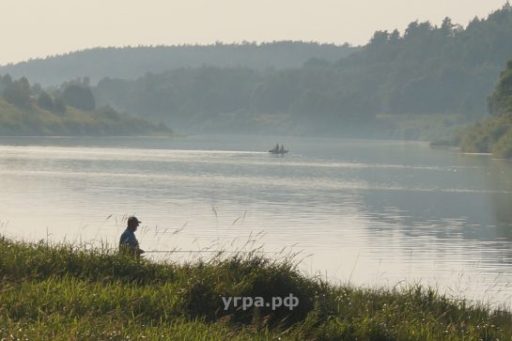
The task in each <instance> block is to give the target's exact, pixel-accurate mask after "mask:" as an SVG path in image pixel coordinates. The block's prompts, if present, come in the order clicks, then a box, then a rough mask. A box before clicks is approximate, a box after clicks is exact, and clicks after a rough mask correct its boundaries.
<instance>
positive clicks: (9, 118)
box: [0, 97, 172, 136]
mask: <svg viewBox="0 0 512 341" xmlns="http://www.w3.org/2000/svg"><path fill="white" fill-rule="evenodd" d="M171 133H172V131H171V130H170V129H169V128H167V127H166V126H164V125H156V124H153V123H150V122H148V121H146V120H143V119H141V118H134V117H130V116H127V115H124V114H120V113H118V112H116V111H114V110H112V109H109V108H99V109H95V110H93V111H84V110H79V109H76V108H73V107H68V108H67V109H66V111H65V112H62V113H55V112H52V111H49V110H45V109H42V108H40V107H38V106H37V105H36V104H33V105H32V106H30V107H23V108H20V107H17V106H15V105H13V104H10V103H8V102H7V101H5V100H4V99H2V98H1V97H0V136H133V135H145V136H147V135H162V136H169V135H171Z"/></svg>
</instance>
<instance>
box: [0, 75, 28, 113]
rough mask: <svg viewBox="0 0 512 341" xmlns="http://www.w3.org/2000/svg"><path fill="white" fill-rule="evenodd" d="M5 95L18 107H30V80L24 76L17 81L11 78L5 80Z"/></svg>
mask: <svg viewBox="0 0 512 341" xmlns="http://www.w3.org/2000/svg"><path fill="white" fill-rule="evenodd" d="M3 83H4V84H3V87H4V90H3V94H2V95H3V97H4V98H5V100H6V101H7V102H9V103H11V104H14V105H16V106H18V107H30V105H31V98H30V95H31V90H30V84H29V82H28V80H27V79H26V78H25V77H23V78H20V79H18V80H16V81H11V80H10V78H5V79H4V80H3Z"/></svg>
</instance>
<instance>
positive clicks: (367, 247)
mask: <svg viewBox="0 0 512 341" xmlns="http://www.w3.org/2000/svg"><path fill="white" fill-rule="evenodd" d="M277 142H279V143H284V144H285V145H286V147H288V148H289V149H290V153H289V154H287V155H285V156H284V157H280V156H275V155H270V154H269V153H267V152H266V150H268V149H269V148H271V147H273V146H274V145H275V144H276V143H277ZM0 185H1V187H0V188H1V193H0V234H1V235H4V236H7V237H9V238H13V239H16V240H26V241H39V240H43V241H45V242H46V241H49V242H52V243H56V242H66V243H73V244H76V245H84V246H87V245H94V246H103V247H112V248H115V247H116V244H117V240H118V237H119V234H120V233H121V232H122V230H123V229H124V224H125V222H124V219H126V216H128V215H132V214H135V215H137V216H138V217H139V219H140V220H142V222H143V223H142V225H141V228H140V230H139V231H138V232H137V235H138V238H139V241H140V242H141V246H142V247H143V248H144V249H146V250H152V251H167V250H180V251H189V250H190V251H201V250H203V251H204V250H210V251H211V250H218V249H222V250H226V251H233V250H244V251H247V250H253V249H257V248H260V249H259V250H261V251H264V252H266V253H265V254H266V255H267V256H269V257H276V258H279V257H284V256H291V255H295V256H294V257H295V258H294V259H295V260H296V261H297V262H299V268H300V270H301V271H302V272H304V273H305V274H307V275H309V276H316V275H319V276H321V277H322V278H327V279H328V280H330V281H332V282H335V283H342V284H346V283H350V284H353V285H361V286H365V287H396V286H406V285H410V284H418V283H419V284H423V285H428V286H434V287H436V288H438V289H439V291H440V292H443V293H445V294H447V295H448V296H450V297H466V298H468V299H470V300H473V301H480V302H485V303H489V304H492V305H494V306H505V307H510V302H511V297H512V287H511V284H510V283H512V163H511V162H507V161H503V160H493V159H492V158H491V157H490V156H488V155H463V154H460V153H458V152H456V151H453V150H440V149H432V148H430V147H429V146H428V144H426V143H423V142H402V141H372V140H344V139H321V138H298V137H284V138H283V137H282V138H275V137H256V136H255V137H243V136H189V137H177V138H23V137H11V138H8V137H2V138H0ZM283 249H284V250H283ZM208 255H209V253H207V252H201V253H197V252H193V253H188V252H176V253H170V254H167V253H151V254H148V256H149V257H153V258H168V259H171V260H177V261H182V260H193V259H196V258H199V257H208Z"/></svg>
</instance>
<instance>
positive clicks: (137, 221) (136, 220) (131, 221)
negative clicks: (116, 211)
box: [128, 216, 142, 224]
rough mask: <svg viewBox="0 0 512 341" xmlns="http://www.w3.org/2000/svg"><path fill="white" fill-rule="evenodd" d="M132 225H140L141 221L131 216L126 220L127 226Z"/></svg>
mask: <svg viewBox="0 0 512 341" xmlns="http://www.w3.org/2000/svg"><path fill="white" fill-rule="evenodd" d="M132 223H137V224H140V223H142V221H140V220H139V219H137V217H136V216H131V217H129V218H128V224H132Z"/></svg>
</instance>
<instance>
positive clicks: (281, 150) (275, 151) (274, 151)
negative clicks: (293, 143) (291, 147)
mask: <svg viewBox="0 0 512 341" xmlns="http://www.w3.org/2000/svg"><path fill="white" fill-rule="evenodd" d="M268 152H269V153H271V154H277V155H284V154H286V153H288V150H287V149H284V145H281V146H279V144H276V146H275V147H274V148H272V149H270V150H269V151H268Z"/></svg>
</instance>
